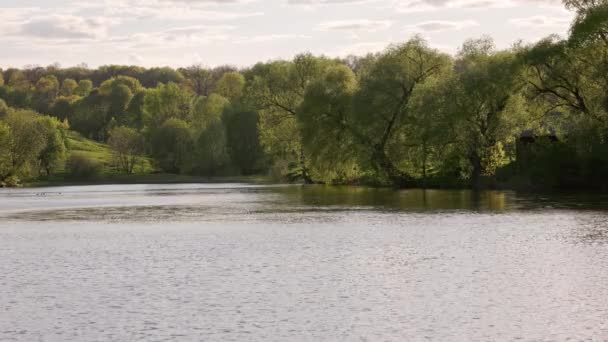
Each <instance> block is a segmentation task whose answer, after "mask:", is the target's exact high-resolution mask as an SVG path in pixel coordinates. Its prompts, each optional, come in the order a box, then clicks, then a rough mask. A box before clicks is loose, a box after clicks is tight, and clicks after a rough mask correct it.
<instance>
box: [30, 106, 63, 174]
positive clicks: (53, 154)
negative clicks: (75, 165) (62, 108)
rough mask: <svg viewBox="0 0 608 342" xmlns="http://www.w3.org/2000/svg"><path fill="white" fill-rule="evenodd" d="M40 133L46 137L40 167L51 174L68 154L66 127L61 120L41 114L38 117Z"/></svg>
mask: <svg viewBox="0 0 608 342" xmlns="http://www.w3.org/2000/svg"><path fill="white" fill-rule="evenodd" d="M36 125H37V126H38V127H37V128H38V134H39V135H41V136H42V137H43V139H44V142H45V143H44V148H43V149H42V150H41V151H40V153H39V154H38V165H39V168H40V169H42V170H44V172H45V173H46V175H47V176H50V175H51V173H52V172H53V170H55V169H56V168H57V167H58V166H59V165H61V163H63V162H64V161H65V158H66V154H67V147H66V144H67V134H66V131H65V130H66V127H65V126H64V125H63V123H61V122H60V121H59V120H57V119H55V118H52V117H49V116H41V117H39V118H38V119H36Z"/></svg>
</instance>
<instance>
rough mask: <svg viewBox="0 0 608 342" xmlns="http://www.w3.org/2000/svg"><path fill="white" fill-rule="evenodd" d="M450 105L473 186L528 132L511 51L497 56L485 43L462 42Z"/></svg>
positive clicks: (489, 43) (516, 62) (518, 74)
mask: <svg viewBox="0 0 608 342" xmlns="http://www.w3.org/2000/svg"><path fill="white" fill-rule="evenodd" d="M455 70H456V71H455V78H454V79H453V81H452V83H451V85H450V89H452V90H453V92H454V93H453V94H452V100H451V103H452V104H453V106H454V107H453V111H454V114H455V115H456V116H457V118H458V123H457V128H456V130H457V132H458V133H457V139H458V140H459V145H460V146H461V147H462V149H463V154H464V156H465V159H466V160H467V161H468V164H469V170H470V171H469V174H468V175H467V176H469V177H470V179H471V183H472V185H473V187H475V188H479V187H481V176H484V175H486V176H491V175H493V174H494V172H495V170H496V168H497V167H498V166H500V165H502V164H504V162H505V146H506V145H507V144H512V143H514V139H515V138H516V137H517V136H518V134H519V133H520V132H522V131H523V130H524V129H525V128H527V127H526V126H527V118H526V112H527V111H526V108H525V107H524V106H523V104H522V103H523V99H522V96H521V90H522V89H523V85H524V79H523V77H522V70H523V69H522V65H521V63H520V61H519V60H518V59H517V56H516V54H515V53H514V52H513V51H500V52H497V51H495V50H494V48H493V43H492V41H491V40H490V39H487V38H486V39H480V40H470V41H467V42H466V43H465V44H464V45H463V47H462V49H461V51H460V53H459V55H458V60H457V61H456V66H455Z"/></svg>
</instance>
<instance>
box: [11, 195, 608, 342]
mask: <svg viewBox="0 0 608 342" xmlns="http://www.w3.org/2000/svg"><path fill="white" fill-rule="evenodd" d="M0 241H1V244H2V245H1V248H0V341H28V342H29V341H137V340H143V341H261V340H264V341H511V340H521V341H568V340H571V341H584V340H589V341H604V340H608V197H606V196H601V195H551V196H544V195H525V194H523V195H522V194H517V193H513V192H483V193H472V192H469V191H438V190H435V191H430V190H429V191H423V190H404V191H394V190H390V189H369V188H354V187H353V188H340V187H323V186H295V185H293V186H282V185H276V186H265V185H247V184H209V185H205V184H190V185H107V186H83V187H57V188H39V189H13V190H6V189H5V190H0Z"/></svg>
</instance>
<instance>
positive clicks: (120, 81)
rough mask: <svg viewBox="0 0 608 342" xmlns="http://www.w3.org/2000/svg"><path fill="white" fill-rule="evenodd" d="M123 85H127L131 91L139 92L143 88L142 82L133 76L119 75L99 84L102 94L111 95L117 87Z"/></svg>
mask: <svg viewBox="0 0 608 342" xmlns="http://www.w3.org/2000/svg"><path fill="white" fill-rule="evenodd" d="M121 86H124V87H127V88H128V89H129V90H130V91H131V93H137V92H138V91H140V90H141V88H142V87H141V83H139V81H138V80H137V79H135V78H133V77H128V76H118V77H114V78H111V79H109V80H107V81H105V82H103V83H102V84H101V85H100V86H99V92H100V93H101V94H102V95H110V94H111V93H112V92H114V90H115V89H116V88H119V87H121Z"/></svg>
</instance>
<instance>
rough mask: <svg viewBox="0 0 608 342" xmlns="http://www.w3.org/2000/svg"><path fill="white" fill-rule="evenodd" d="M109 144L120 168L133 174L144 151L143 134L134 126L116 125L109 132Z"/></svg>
mask: <svg viewBox="0 0 608 342" xmlns="http://www.w3.org/2000/svg"><path fill="white" fill-rule="evenodd" d="M108 145H110V148H112V151H113V152H114V160H115V162H116V165H117V166H118V168H119V169H120V170H121V171H122V172H124V173H126V174H132V173H133V170H134V168H135V165H137V161H138V160H139V158H140V156H141V155H142V154H143V152H144V138H143V136H142V135H141V134H139V133H138V132H137V131H136V130H134V129H133V128H129V127H126V126H119V127H115V128H113V129H111V130H110V132H109V139H108Z"/></svg>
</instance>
